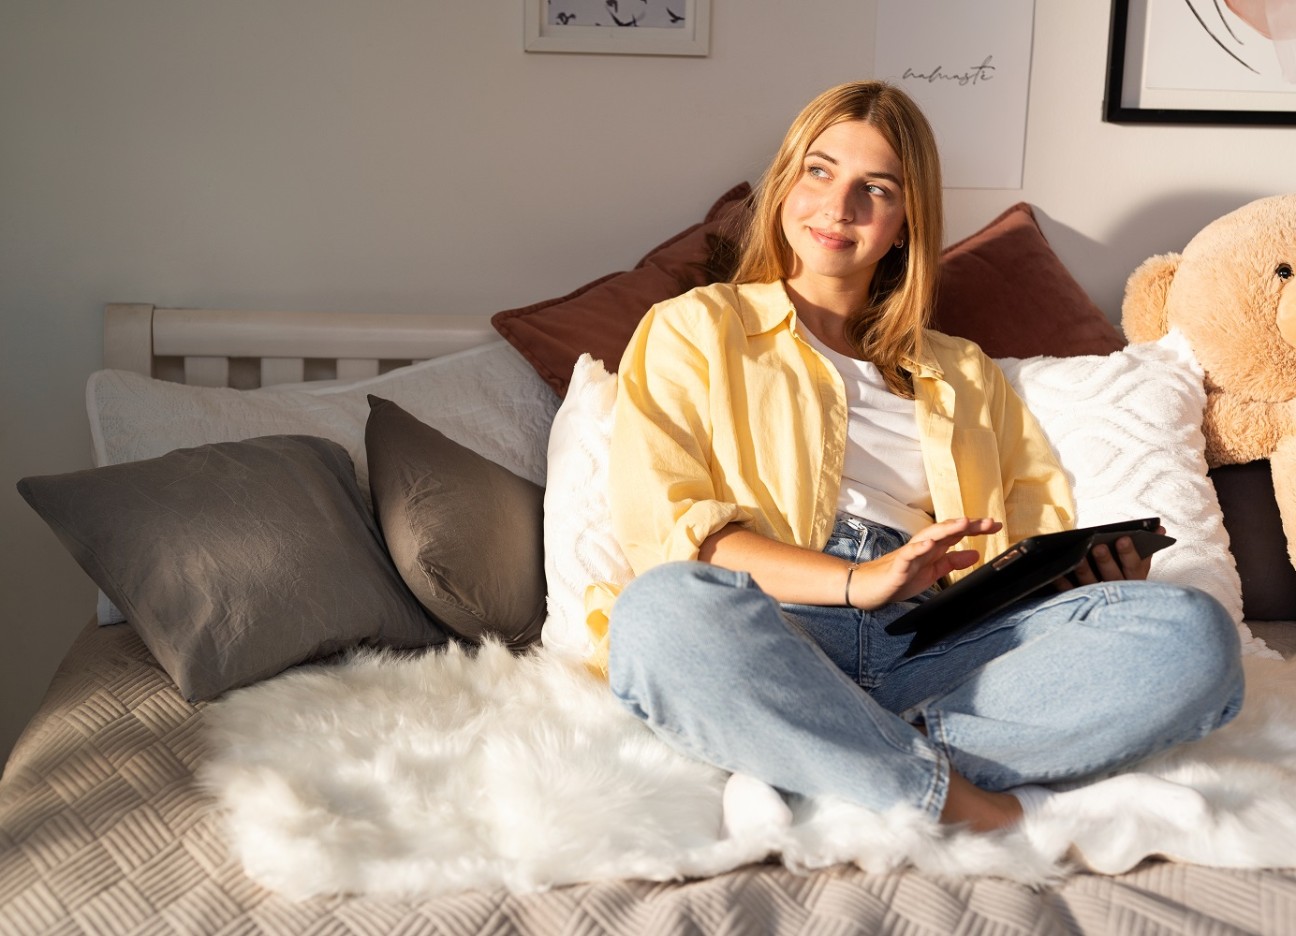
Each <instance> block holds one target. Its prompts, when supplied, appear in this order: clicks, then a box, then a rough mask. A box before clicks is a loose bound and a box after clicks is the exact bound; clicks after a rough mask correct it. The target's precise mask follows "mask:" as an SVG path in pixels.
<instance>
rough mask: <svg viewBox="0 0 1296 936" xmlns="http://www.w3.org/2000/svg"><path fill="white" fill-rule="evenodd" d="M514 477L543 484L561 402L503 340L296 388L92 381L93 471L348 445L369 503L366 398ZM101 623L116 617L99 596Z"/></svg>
mask: <svg viewBox="0 0 1296 936" xmlns="http://www.w3.org/2000/svg"><path fill="white" fill-rule="evenodd" d="M371 393H372V394H376V395H378V396H381V397H382V398H384V399H387V400H392V401H393V402H395V403H397V404H398V405H399V406H400V407H401V408H402V409H404V410H405V411H406V412H408V413H410V414H412V415H413V416H415V417H416V418H417V419H418V420H419V421H421V422H424V423H426V424H428V425H429V426H433V427H435V428H436V429H439V430H440V431H441V432H443V433H444V434H445V435H447V436H448V437H450V438H451V439H453V440H454V441H456V442H458V443H459V444H461V445H464V446H466V447H468V448H470V449H472V450H473V451H475V452H477V453H478V454H480V455H483V456H485V457H486V458H488V459H490V460H491V461H493V462H495V463H496V464H499V465H503V466H504V467H505V468H507V469H509V470H510V471H512V472H513V473H514V474H517V475H521V476H522V477H524V478H526V479H528V480H530V481H534V482H535V483H536V484H540V485H543V484H544V483H545V469H546V455H545V448H546V445H547V444H548V437H549V426H550V423H551V422H552V421H553V417H554V413H555V411H556V410H557V408H558V397H557V396H556V395H555V394H554V392H553V390H552V389H550V387H549V386H548V385H547V384H546V383H545V382H544V381H543V380H541V379H540V377H539V376H538V375H537V374H536V372H535V370H534V369H533V368H532V367H531V365H530V364H528V363H527V362H526V360H525V359H523V357H522V356H521V355H520V354H519V353H518V352H517V351H516V350H515V349H514V348H513V347H512V346H510V345H509V344H508V343H507V342H505V341H502V340H497V341H492V342H489V343H487V344H484V345H481V346H478V347H475V348H470V349H468V350H466V351H460V352H457V353H455V354H448V355H446V356H444V357H439V358H434V359H432V360H429V361H422V362H420V363H418V364H411V365H410V366H408V367H402V368H399V369H397V370H393V371H390V372H388V373H386V374H382V375H380V376H378V377H371V378H368V379H366V380H359V381H354V382H347V383H338V382H329V383H328V384H327V385H326V386H321V387H318V388H317V387H310V386H309V385H305V386H302V388H301V389H287V390H285V389H277V388H274V387H268V388H265V389H261V390H234V389H230V388H226V387H191V386H186V385H184V384H178V383H173V382H171V381H166V380H154V379H152V378H150V377H144V376H142V375H140V374H135V373H131V372H129V371H117V370H102V371H98V372H96V373H94V374H91V375H90V379H89V381H88V383H87V385H86V409H87V412H88V415H89V418H90V434H91V438H92V440H93V443H94V459H95V464H96V465H98V466H102V465H116V464H121V463H123V462H132V461H139V460H141V459H145V458H154V457H157V456H159V455H165V454H166V453H167V452H170V451H173V450H175V449H178V448H191V447H194V446H198V445H206V444H208V443H211V442H237V441H240V440H243V439H250V438H254V437H256V436H264V435H284V434H299V435H314V436H321V437H323V438H326V439H332V440H333V441H334V442H337V443H338V444H340V445H341V446H342V447H343V448H345V449H346V450H347V452H348V454H350V456H351V460H352V462H354V464H355V469H356V478H357V480H358V482H359V484H360V490H361V491H362V492H363V494H364V496H365V497H366V498H368V497H369V480H368V462H367V460H366V458H365V445H364V435H365V423H366V421H367V419H368V417H369V403H368V400H367V396H368V394H371ZM98 619H99V622H100V623H103V624H107V623H113V622H115V621H119V620H121V615H120V612H118V611H117V610H116V609H115V608H113V607H112V605H111V604H110V603H109V602H108V601H107V599H106V598H103V597H102V596H101V598H100V601H99V607H98Z"/></svg>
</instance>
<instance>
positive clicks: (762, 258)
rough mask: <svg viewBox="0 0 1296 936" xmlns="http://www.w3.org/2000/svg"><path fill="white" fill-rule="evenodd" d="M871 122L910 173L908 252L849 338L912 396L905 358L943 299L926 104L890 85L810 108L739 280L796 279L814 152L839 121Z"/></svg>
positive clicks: (777, 165) (854, 318) (863, 88)
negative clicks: (805, 185) (791, 210)
mask: <svg viewBox="0 0 1296 936" xmlns="http://www.w3.org/2000/svg"><path fill="white" fill-rule="evenodd" d="M847 120H861V121H863V122H865V123H867V124H868V125H869V126H871V127H873V128H874V129H876V130H877V131H878V132H879V133H881V134H882V137H883V138H884V139H885V140H886V141H887V143H888V144H889V145H890V147H891V149H892V150H894V151H895V154H896V156H898V157H899V158H900V165H901V167H902V169H903V173H904V207H905V226H906V228H907V230H908V236H907V237H906V238H905V244H904V246H903V247H896V248H893V249H892V250H890V251H889V252H888V253H887V254H886V256H884V257H883V258H882V260H881V261H879V263H878V266H877V270H876V271H875V272H874V274H873V282H872V284H871V285H870V287H869V296H868V303H867V305H865V306H864V307H863V308H861V309H858V310H856V311H855V312H853V313H851V315H850V317H849V318H848V319H847V321H846V340H847V341H849V342H850V344H851V346H852V347H853V348H854V349H855V352H856V354H858V356H859V357H861V358H863V359H865V360H868V361H872V362H873V363H874V364H875V365H877V368H878V370H879V371H880V372H881V373H882V376H883V377H884V378H885V379H886V382H887V386H888V387H889V388H890V390H891V391H892V392H893V393H897V394H899V395H901V396H905V397H912V396H913V387H912V382H911V379H910V376H909V373H908V370H907V368H905V367H904V365H903V361H904V360H905V359H906V358H912V357H914V356H915V355H916V354H917V353H918V352H919V351H920V350H921V347H922V330H923V328H924V327H926V325H927V322H928V321H929V319H930V317H931V310H932V308H933V306H934V305H935V301H936V284H937V277H938V273H939V262H940V250H941V241H942V237H943V232H942V225H943V220H942V209H941V174H940V158H939V155H938V154H937V151H936V137H935V135H934V134H933V133H932V129H931V125H930V124H929V123H928V122H927V118H926V117H924V116H923V113H922V111H921V110H920V109H919V107H918V105H917V104H916V103H914V101H913V99H912V98H911V97H909V95H907V94H905V93H904V91H902V90H900V89H899V88H897V87H895V86H894V85H889V84H886V83H885V82H881V81H856V82H851V83H849V84H843V85H838V86H837V87H835V88H829V89H828V90H827V91H825V92H823V93H822V94H820V95H819V96H818V97H816V98H815V99H814V100H813V101H811V102H810V103H809V104H807V105H806V106H805V108H804V109H803V110H802V111H801V113H800V114H798V115H797V118H796V120H794V121H792V126H791V127H789V128H788V132H787V134H786V135H785V136H784V137H783V143H782V145H780V146H779V149H778V152H777V153H776V154H775V155H774V159H773V161H772V162H771V163H770V165H769V168H768V169H766V170H765V174H764V175H763V176H762V177H761V180H760V183H759V185H758V186H757V188H756V191H755V193H754V194H753V196H752V215H751V221H750V222H749V223H748V225H747V228H746V231H745V233H744V235H743V238H742V244H741V247H740V253H739V257H738V267H737V270H736V271H735V272H734V282H736V283H772V282H774V281H775V280H781V279H785V278H786V277H787V276H788V275H789V274H790V273H791V272H792V262H793V257H792V248H791V246H790V245H789V244H788V242H787V238H786V237H785V236H784V234H783V221H782V212H783V202H784V200H785V199H786V198H787V196H788V193H789V192H790V191H791V190H792V186H793V185H794V184H795V183H796V181H797V179H798V178H799V177H800V175H801V170H802V163H803V161H804V160H805V154H806V152H807V151H808V150H809V149H810V145H811V144H812V143H813V142H814V141H815V140H816V139H817V138H818V137H819V135H820V134H821V133H823V132H824V131H825V130H827V129H828V128H829V127H831V126H833V125H834V124H838V123H841V122H843V121H847Z"/></svg>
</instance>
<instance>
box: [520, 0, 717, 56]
mask: <svg viewBox="0 0 1296 936" xmlns="http://www.w3.org/2000/svg"><path fill="white" fill-rule="evenodd" d="M563 2H564V0H523V3H524V4H525V13H524V17H523V19H524V37H523V48H524V49H525V50H526V51H527V52H573V53H589V54H602V55H692V56H705V55H708V54H710V51H711V0H672V2H671V3H670V6H671V8H672V9H671V12H670V16H671V18H672V19H676V18H677V19H678V20H679V21H680V22H679V25H672V26H668V27H662V26H652V25H648V26H643V25H635V26H627V25H615V20H614V18H613V16H612V15H611V13H610V14H609V17H608V19H610V20H613V24H612V25H602V24H599V25H584V24H582V23H580V22H579V20H578V21H576V22H572V23H560V22H557V21H556V20H557V19H558V18H560V17H561V16H563V15H564V14H563V13H562V12H561V11H559V10H557V9H555V8H556V7H557V6H560V5H561V4H562V3H563ZM653 2H657V0H653ZM632 3H633V4H635V5H638V4H640V3H643V4H645V6H647V3H648V0H621V4H620V5H621V6H624V7H627V8H630V7H631V4H632ZM573 5H574V6H579V7H581V8H582V9H589V8H590V6H591V4H590V2H589V0H573ZM596 5H598V6H606V7H607V8H608V9H609V11H612V10H615V8H616V7H617V3H616V2H615V0H612V2H607V0H602V2H600V3H598V4H596ZM659 5H664V4H659ZM681 7H682V8H683V10H682V12H681V11H680V9H679V8H681ZM627 12H631V13H633V11H632V10H628V11H627ZM601 19H602V18H601V17H600V20H601ZM628 19H630V20H631V21H633V20H634V19H635V17H634V16H633V15H631V16H630V17H628Z"/></svg>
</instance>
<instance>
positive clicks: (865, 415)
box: [797, 328, 933, 536]
mask: <svg viewBox="0 0 1296 936" xmlns="http://www.w3.org/2000/svg"><path fill="white" fill-rule="evenodd" d="M797 334H799V335H800V336H801V337H802V338H804V339H805V340H806V342H807V343H808V344H809V345H810V346H811V347H812V348H814V349H815V350H816V351H818V352H819V353H820V354H822V355H823V356H824V357H825V358H827V359H828V360H829V361H830V362H831V363H832V365H833V366H834V367H836V368H837V371H838V373H840V374H841V376H842V382H843V383H844V384H845V385H846V408H847V411H848V412H849V414H850V416H849V420H848V423H847V429H846V462H845V465H844V467H843V470H842V483H841V490H840V492H839V493H838V495H837V509H838V510H840V511H845V512H846V513H849V514H851V515H852V516H855V517H860V518H862V519H864V520H872V521H873V522H875V523H881V524H884V525H885V526H889V527H891V528H892V529H896V530H901V531H903V532H906V533H908V534H910V535H911V536H912V535H913V534H914V533H916V532H918V531H919V530H921V529H922V528H923V527H925V526H927V525H928V524H929V523H931V522H932V510H933V508H932V498H931V489H930V488H929V487H928V486H927V472H926V470H925V469H924V467H923V460H922V446H921V443H920V441H919V438H918V418H917V415H916V412H917V411H916V404H915V403H914V401H913V400H906V399H905V398H904V397H899V396H896V395H895V394H894V393H892V392H891V391H890V390H888V389H887V386H886V381H884V380H883V379H882V373H881V372H880V371H879V370H878V369H877V367H876V366H875V365H874V364H871V363H870V362H868V361H861V360H858V359H856V358H853V357H847V356H846V355H844V354H838V353H837V352H836V351H834V350H832V349H831V348H829V347H828V346H827V345H825V344H824V343H823V342H822V341H820V340H819V339H818V338H817V337H815V335H814V334H812V333H811V332H810V330H809V329H808V328H798V329H797Z"/></svg>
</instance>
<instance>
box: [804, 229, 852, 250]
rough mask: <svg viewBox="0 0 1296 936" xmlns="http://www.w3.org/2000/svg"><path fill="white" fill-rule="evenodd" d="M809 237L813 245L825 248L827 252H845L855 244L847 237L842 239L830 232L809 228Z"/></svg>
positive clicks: (840, 236)
mask: <svg viewBox="0 0 1296 936" xmlns="http://www.w3.org/2000/svg"><path fill="white" fill-rule="evenodd" d="M810 236H811V237H813V238H814V239H815V243H817V244H819V245H820V246H821V247H827V248H828V249H829V250H845V249H846V248H847V247H850V246H851V245H852V244H853V243H855V242H854V241H852V240H851V239H850V238H849V237H843V236H842V235H840V234H834V233H832V232H831V231H821V230H818V229H817V228H810Z"/></svg>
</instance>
